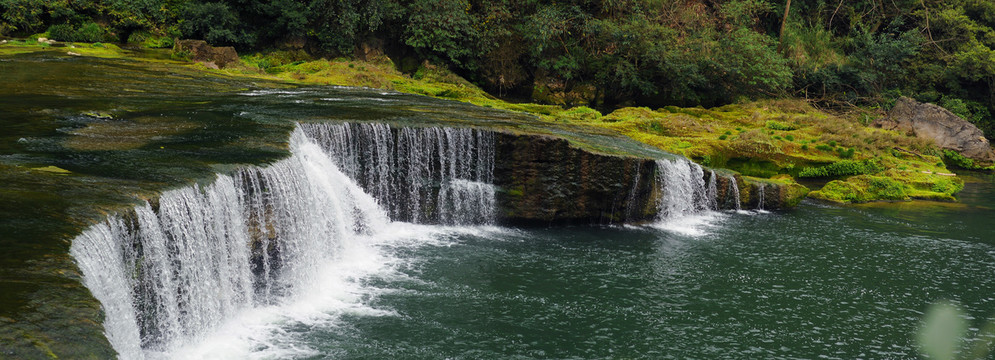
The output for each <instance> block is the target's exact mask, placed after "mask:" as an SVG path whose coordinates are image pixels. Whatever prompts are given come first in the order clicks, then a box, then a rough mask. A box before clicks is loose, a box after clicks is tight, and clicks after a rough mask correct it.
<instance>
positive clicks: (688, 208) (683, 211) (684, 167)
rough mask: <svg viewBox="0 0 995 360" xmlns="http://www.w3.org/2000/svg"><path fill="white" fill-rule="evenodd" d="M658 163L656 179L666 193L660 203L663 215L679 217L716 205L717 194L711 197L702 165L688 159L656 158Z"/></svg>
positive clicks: (660, 211)
mask: <svg viewBox="0 0 995 360" xmlns="http://www.w3.org/2000/svg"><path fill="white" fill-rule="evenodd" d="M656 164H657V168H658V172H657V182H658V183H659V184H660V186H661V191H662V193H663V194H662V196H661V197H660V198H659V200H658V203H657V207H658V209H659V213H660V217H661V218H663V219H672V218H679V217H684V216H688V215H692V214H697V213H700V212H703V211H706V210H712V209H713V208H712V207H711V206H712V204H713V203H714V202H715V200H714V199H715V198H714V197H710V194H709V187H708V186H707V185H706V183H705V172H704V170H703V169H702V168H701V166H699V165H698V164H695V163H693V162H691V161H689V160H686V159H674V160H668V159H664V160H657V162H656Z"/></svg>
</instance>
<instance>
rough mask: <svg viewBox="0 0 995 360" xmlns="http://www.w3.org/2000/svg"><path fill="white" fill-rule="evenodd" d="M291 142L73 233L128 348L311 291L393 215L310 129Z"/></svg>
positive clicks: (173, 342)
mask: <svg viewBox="0 0 995 360" xmlns="http://www.w3.org/2000/svg"><path fill="white" fill-rule="evenodd" d="M290 143H291V151H292V156H291V157H290V158H287V159H285V160H282V161H279V162H277V163H274V164H272V165H270V166H267V167H249V168H246V169H243V170H241V171H239V172H237V173H235V174H233V175H232V176H228V175H218V176H217V179H216V180H215V181H214V182H213V183H212V184H210V185H206V186H199V185H194V186H189V187H186V188H181V189H177V190H172V191H167V192H164V193H163V194H162V195H161V197H160V198H159V199H158V201H157V202H152V203H149V202H146V203H144V204H141V205H139V206H137V207H135V208H134V210H133V211H132V212H130V213H126V214H123V215H115V216H110V217H109V218H108V219H107V220H106V221H104V222H101V223H98V224H96V225H94V226H91V227H90V228H88V229H87V230H86V231H84V232H83V233H82V234H81V235H79V236H78V237H77V238H76V239H74V241H73V242H72V246H71V248H70V253H71V255H72V256H73V257H74V258H75V259H76V262H77V263H78V265H79V268H80V270H81V271H82V273H83V282H84V284H85V285H86V286H87V288H89V289H90V291H91V292H92V293H93V295H94V297H96V298H97V299H98V300H99V301H100V302H101V304H102V305H103V308H104V311H105V317H106V318H105V321H104V328H105V331H106V335H107V338H108V340H109V341H110V342H111V345H112V346H113V347H114V349H115V350H116V351H118V353H119V354H120V356H121V358H124V359H141V358H145V357H146V355H149V354H159V353H163V352H169V351H170V350H171V349H175V348H176V347H177V346H180V345H182V343H184V342H188V341H191V340H194V339H195V337H196V336H198V335H200V334H203V333H205V332H208V331H210V330H211V329H212V328H214V327H217V326H218V325H219V324H220V323H221V322H222V321H224V320H225V319H227V318H230V317H232V316H233V314H235V313H236V312H239V311H242V310H245V309H248V308H252V307H254V306H262V305H269V304H274V303H279V302H281V301H287V300H288V299H293V298H295V297H299V296H302V295H303V294H304V293H305V292H306V291H307V290H308V289H309V288H312V287H314V286H316V285H317V284H318V283H319V282H320V281H321V280H322V279H319V271H318V268H319V267H320V266H322V264H324V263H327V262H329V261H335V259H336V255H337V254H338V253H339V249H340V248H342V247H343V246H346V245H349V244H350V243H352V242H357V241H360V240H359V239H360V238H361V236H362V235H369V234H371V233H373V232H375V231H377V229H379V228H382V227H383V226H385V225H386V224H387V223H388V219H387V216H386V213H385V211H384V210H382V209H381V208H380V207H379V206H378V205H377V202H376V200H375V199H374V198H373V197H371V196H369V195H367V194H366V193H365V192H364V191H363V189H361V188H360V187H359V186H358V185H356V184H355V182H353V181H352V180H351V179H350V178H349V176H347V175H346V173H344V172H342V171H341V170H339V167H338V166H336V165H335V164H334V163H333V162H332V160H331V159H330V158H329V157H328V156H327V155H326V153H325V152H324V150H322V149H321V148H320V147H318V146H317V145H316V144H315V143H314V142H312V141H311V140H309V139H308V138H307V137H306V136H305V134H304V132H302V131H301V130H295V131H294V132H293V134H292V135H291V141H290ZM461 186H466V184H459V185H454V187H457V188H459V187H461ZM453 196H456V195H453Z"/></svg>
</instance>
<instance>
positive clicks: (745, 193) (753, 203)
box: [740, 175, 811, 210]
mask: <svg viewBox="0 0 995 360" xmlns="http://www.w3.org/2000/svg"><path fill="white" fill-rule="evenodd" d="M742 179H743V181H742V182H743V184H744V186H743V189H742V190H741V191H740V202H741V203H742V204H743V207H744V208H749V209H764V210H784V209H790V208H793V207H795V206H798V204H799V203H801V201H802V200H804V199H805V197H806V196H808V194H809V192H810V191H811V190H809V188H807V187H805V186H804V185H801V184H799V183H797V182H795V180H794V179H793V178H792V177H791V176H788V175H781V176H777V177H774V178H771V179H762V178H754V177H747V176H744V177H742Z"/></svg>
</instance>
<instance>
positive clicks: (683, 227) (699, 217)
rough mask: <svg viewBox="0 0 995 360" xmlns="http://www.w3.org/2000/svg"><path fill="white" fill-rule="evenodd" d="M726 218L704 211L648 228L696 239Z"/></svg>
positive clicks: (660, 222) (659, 222)
mask: <svg viewBox="0 0 995 360" xmlns="http://www.w3.org/2000/svg"><path fill="white" fill-rule="evenodd" d="M726 216H727V215H726V214H724V213H721V212H718V211H705V212H701V213H697V214H694V215H685V216H681V217H677V218H668V219H664V220H662V221H658V222H656V223H654V224H652V225H650V226H651V227H653V228H656V229H660V230H664V231H668V232H672V233H676V234H680V235H685V236H692V237H697V236H703V235H707V234H708V233H709V229H712V228H715V227H717V226H720V225H721V223H722V222H723V219H724V218H725V217H726Z"/></svg>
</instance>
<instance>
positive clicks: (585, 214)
mask: <svg viewBox="0 0 995 360" xmlns="http://www.w3.org/2000/svg"><path fill="white" fill-rule="evenodd" d="M495 146H496V149H495V151H496V155H495V164H494V184H495V185H496V186H497V187H498V188H499V189H500V190H499V191H498V193H497V195H496V196H497V199H496V200H497V207H498V218H499V221H500V222H502V223H506V224H536V225H549V224H612V223H623V222H639V221H648V220H652V219H653V218H655V216H656V212H657V208H656V202H655V199H656V198H657V194H656V181H655V173H656V163H655V162H654V160H651V159H643V158H637V157H622V156H610V155H601V154H594V153H590V152H587V151H584V150H581V149H578V148H575V147H572V146H570V143H569V142H568V141H567V140H564V139H558V138H553V137H545V136H528V135H512V134H501V133H499V134H498V135H497V138H496V145H495Z"/></svg>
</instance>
